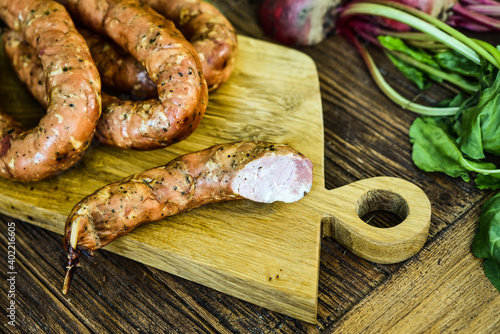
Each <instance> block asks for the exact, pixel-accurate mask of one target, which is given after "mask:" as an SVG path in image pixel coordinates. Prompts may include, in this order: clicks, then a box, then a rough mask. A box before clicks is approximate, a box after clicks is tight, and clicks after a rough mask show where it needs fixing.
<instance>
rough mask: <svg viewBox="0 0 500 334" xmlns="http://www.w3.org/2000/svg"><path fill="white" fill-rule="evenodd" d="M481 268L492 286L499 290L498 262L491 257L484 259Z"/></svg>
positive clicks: (499, 270) (499, 267)
mask: <svg viewBox="0 0 500 334" xmlns="http://www.w3.org/2000/svg"><path fill="white" fill-rule="evenodd" d="M483 270H484V273H485V274H486V277H488V279H489V280H490V282H491V283H492V284H493V286H494V287H495V288H496V289H497V290H498V292H500V262H497V261H494V260H492V259H485V260H484V264H483Z"/></svg>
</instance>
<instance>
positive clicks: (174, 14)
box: [140, 0, 238, 91]
mask: <svg viewBox="0 0 500 334" xmlns="http://www.w3.org/2000/svg"><path fill="white" fill-rule="evenodd" d="M140 1H141V2H143V3H145V4H148V5H149V6H151V7H152V8H153V9H154V10H156V11H157V12H158V13H160V14H161V15H163V16H165V17H166V18H167V19H169V20H172V21H173V22H174V23H175V24H176V25H177V27H178V28H179V30H180V31H181V32H182V33H183V34H184V36H186V38H187V39H188V40H189V41H190V42H191V44H193V46H194V48H195V50H196V51H197V52H198V55H199V56H200V59H201V63H202V64H203V73H204V75H205V78H206V80H207V83H208V87H209V90H210V91H214V90H216V89H218V88H219V87H220V86H221V85H222V84H223V83H224V82H226V81H227V80H228V79H229V77H230V75H231V72H232V71H233V68H234V61H235V55H236V52H237V49H238V40H237V37H236V32H235V30H234V28H233V26H232V25H231V23H230V22H229V21H228V20H227V18H226V17H225V16H224V15H223V14H222V13H221V12H220V11H219V10H218V9H217V8H215V6H213V5H211V4H210V3H208V2H205V1H200V0H140Z"/></svg>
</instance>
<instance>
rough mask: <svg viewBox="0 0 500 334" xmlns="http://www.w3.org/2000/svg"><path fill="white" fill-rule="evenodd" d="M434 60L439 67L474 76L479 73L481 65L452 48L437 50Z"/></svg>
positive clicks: (477, 76) (477, 75)
mask: <svg viewBox="0 0 500 334" xmlns="http://www.w3.org/2000/svg"><path fill="white" fill-rule="evenodd" d="M434 60H436V62H437V63H438V64H439V66H440V67H441V68H443V69H446V70H448V71H450V72H455V73H458V74H461V75H466V76H471V77H476V78H479V76H480V74H481V66H479V65H478V64H476V63H474V62H473V61H471V60H470V59H468V58H466V57H464V56H463V55H461V54H459V53H458V52H456V51H454V50H447V51H443V52H439V53H437V54H435V55H434Z"/></svg>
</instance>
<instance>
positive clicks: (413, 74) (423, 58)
mask: <svg viewBox="0 0 500 334" xmlns="http://www.w3.org/2000/svg"><path fill="white" fill-rule="evenodd" d="M378 40H379V41H380V44H382V46H383V47H385V48H386V49H388V50H391V51H398V52H401V53H404V54H406V55H407V56H409V57H411V58H413V59H415V60H416V61H418V62H421V63H424V64H427V65H430V66H432V67H434V68H439V64H438V63H437V62H436V61H435V60H434V59H433V58H432V56H431V55H430V54H428V53H427V52H425V51H423V50H421V49H415V48H411V47H409V46H408V45H406V44H405V42H403V40H401V39H400V38H397V37H393V36H382V35H381V36H378ZM389 58H390V59H391V61H392V62H393V64H394V65H396V67H397V68H398V69H399V70H400V71H401V72H402V73H403V74H404V75H405V76H406V77H407V78H408V79H409V80H410V81H412V82H413V83H415V84H416V85H417V86H418V88H419V89H420V90H424V89H427V88H429V86H430V82H429V81H428V80H427V79H428V78H430V79H432V80H434V81H436V82H442V81H443V80H442V79H441V78H439V77H436V76H434V75H431V74H425V73H424V72H423V71H421V70H419V69H417V68H416V67H414V66H412V65H409V64H407V63H406V62H403V61H401V60H400V59H398V58H397V57H394V56H391V55H389Z"/></svg>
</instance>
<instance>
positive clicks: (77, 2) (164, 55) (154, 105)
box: [60, 0, 208, 150]
mask: <svg viewBox="0 0 500 334" xmlns="http://www.w3.org/2000/svg"><path fill="white" fill-rule="evenodd" d="M60 2H62V3H63V4H64V5H65V6H66V8H67V9H68V11H69V12H70V13H71V14H72V15H74V16H77V17H79V19H80V21H81V22H82V23H83V24H84V25H86V26H87V27H89V28H90V29H92V30H94V31H95V32H97V33H100V34H103V35H106V36H109V37H110V38H111V39H112V40H113V41H114V42H115V43H117V44H118V45H120V46H121V47H122V48H123V49H124V50H125V51H127V52H128V53H129V54H131V55H132V56H133V57H134V58H136V59H137V60H138V61H139V62H140V63H141V64H142V65H143V66H144V67H145V68H146V70H147V72H148V73H149V75H150V77H151V79H152V80H153V81H154V82H155V83H156V87H157V91H158V99H151V100H145V101H140V102H133V101H120V100H118V99H114V98H109V99H108V98H106V99H104V98H103V106H104V107H103V112H102V117H101V121H100V122H99V125H98V127H97V133H96V136H97V138H98V139H99V140H100V141H101V142H102V143H105V144H108V145H113V146H117V147H122V148H131V149H140V150H148V149H156V148H161V147H165V146H168V145H171V144H173V143H176V142H178V141H180V140H183V139H185V138H186V137H188V136H189V135H190V134H191V133H192V132H193V131H194V130H195V129H196V128H197V126H198V124H199V122H200V121H201V119H202V117H203V115H204V113H205V110H206V107H207V103H208V90H207V84H206V81H205V79H204V77H203V74H202V68H201V64H200V61H199V58H198V55H197V54H196V51H195V50H194V49H193V47H192V45H191V44H189V42H188V41H186V39H185V38H184V37H183V36H182V34H181V33H180V32H179V31H178V30H177V29H176V28H175V26H174V24H173V23H172V22H171V21H169V20H167V19H165V18H164V17H162V16H161V15H159V14H158V13H156V12H155V11H154V10H152V9H151V8H150V7H149V6H146V5H143V4H140V3H139V2H138V1H136V0H61V1H60Z"/></svg>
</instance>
